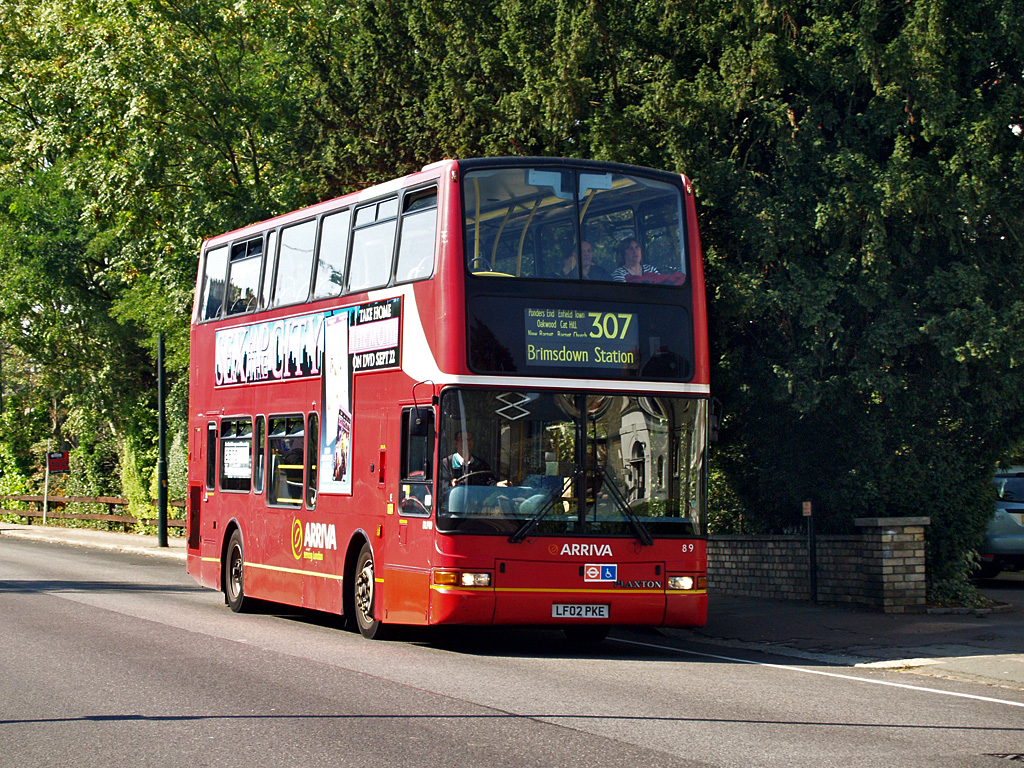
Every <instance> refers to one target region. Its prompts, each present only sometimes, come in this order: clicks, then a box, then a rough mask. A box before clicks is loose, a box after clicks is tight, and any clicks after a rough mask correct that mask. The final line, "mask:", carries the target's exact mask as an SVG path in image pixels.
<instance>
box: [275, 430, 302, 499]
mask: <svg viewBox="0 0 1024 768" xmlns="http://www.w3.org/2000/svg"><path fill="white" fill-rule="evenodd" d="M267 432H268V435H267V448H268V453H269V460H270V467H269V470H270V471H269V476H268V480H267V503H268V504H273V505H275V506H284V507H298V506H301V505H302V469H303V458H304V457H303V449H304V448H305V429H304V419H303V418H302V417H301V416H271V417H270V418H269V419H268V424H267Z"/></svg>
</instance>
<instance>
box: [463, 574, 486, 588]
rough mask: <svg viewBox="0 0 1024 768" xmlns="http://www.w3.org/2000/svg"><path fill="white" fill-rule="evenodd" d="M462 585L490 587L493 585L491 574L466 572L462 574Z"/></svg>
mask: <svg viewBox="0 0 1024 768" xmlns="http://www.w3.org/2000/svg"><path fill="white" fill-rule="evenodd" d="M462 586H464V587H489V586H491V574H489V573H464V574H462Z"/></svg>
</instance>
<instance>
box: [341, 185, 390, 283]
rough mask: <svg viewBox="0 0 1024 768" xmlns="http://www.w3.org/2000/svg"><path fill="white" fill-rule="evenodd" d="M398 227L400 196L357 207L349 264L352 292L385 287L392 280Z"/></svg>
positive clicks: (349, 279) (349, 280) (349, 281)
mask: <svg viewBox="0 0 1024 768" xmlns="http://www.w3.org/2000/svg"><path fill="white" fill-rule="evenodd" d="M397 227H398V198H394V197H392V198H389V199H387V200H383V201H381V202H379V203H372V204H371V205H368V206H366V207H364V208H357V209H356V219H355V225H354V227H353V229H354V232H353V234H352V259H351V262H350V264H349V275H348V290H349V293H359V292H360V291H368V290H371V289H373V288H383V287H384V286H385V285H387V284H388V283H389V282H390V281H391V262H392V258H393V256H394V251H395V230H396V229H397Z"/></svg>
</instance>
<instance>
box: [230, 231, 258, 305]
mask: <svg viewBox="0 0 1024 768" xmlns="http://www.w3.org/2000/svg"><path fill="white" fill-rule="evenodd" d="M262 267H263V238H262V237H258V238H255V239H253V240H249V241H247V242H242V243H235V244H234V245H233V246H231V262H230V264H229V266H228V297H227V314H228V315H237V314H240V313H242V312H252V311H253V310H255V309H256V304H257V302H258V299H259V292H260V272H261V271H262Z"/></svg>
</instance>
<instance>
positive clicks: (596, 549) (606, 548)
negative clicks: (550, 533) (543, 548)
mask: <svg viewBox="0 0 1024 768" xmlns="http://www.w3.org/2000/svg"><path fill="white" fill-rule="evenodd" d="M548 552H550V553H551V554H552V555H561V556H563V557H564V556H565V555H570V556H572V557H611V556H612V545H611V544H563V545H562V549H561V550H559V549H558V545H557V544H552V545H551V546H550V547H548Z"/></svg>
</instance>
